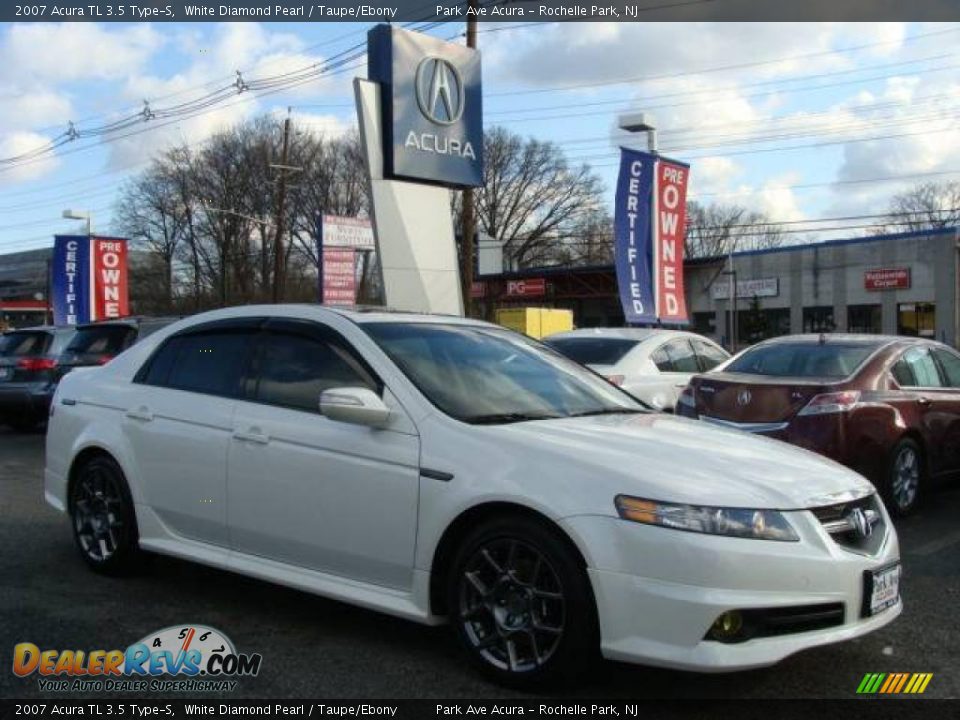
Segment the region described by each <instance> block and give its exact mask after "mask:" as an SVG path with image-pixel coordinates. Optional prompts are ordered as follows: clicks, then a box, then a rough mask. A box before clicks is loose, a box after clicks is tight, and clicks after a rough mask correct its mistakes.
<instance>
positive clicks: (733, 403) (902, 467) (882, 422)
mask: <svg viewBox="0 0 960 720" xmlns="http://www.w3.org/2000/svg"><path fill="white" fill-rule="evenodd" d="M721 370H722V372H713V373H711V374H709V375H704V376H700V377H696V378H694V379H693V381H692V382H691V383H690V385H689V386H688V388H687V389H686V390H685V391H684V393H683V395H682V396H681V398H680V403H679V405H678V412H679V413H680V414H682V415H685V416H687V417H698V418H700V419H702V420H706V421H708V422H712V423H715V424H720V425H725V426H727V427H733V428H738V429H741V430H748V431H750V432H754V433H761V434H764V435H766V436H768V437H773V438H777V439H780V440H786V441H787V442H790V443H793V444H795V445H799V446H800V447H804V448H807V449H809V450H813V451H815V452H819V453H822V454H823V455H826V456H827V457H830V458H832V459H834V460H836V461H837V462H841V463H843V464H845V465H848V466H850V467H851V468H853V469H854V470H856V471H857V472H860V473H862V474H863V475H865V476H866V477H868V478H870V480H871V481H873V483H874V485H875V486H876V487H878V488H879V489H880V491H881V493H882V494H883V495H884V496H885V497H886V500H887V503H888V507H889V508H890V509H891V510H892V511H893V512H894V513H895V514H898V515H907V514H909V513H911V512H912V511H913V510H914V509H915V508H916V506H917V503H918V502H919V500H920V498H921V497H922V495H923V493H925V492H926V491H927V490H928V486H929V483H930V481H931V480H933V479H938V480H939V479H941V478H943V479H946V478H955V477H956V476H957V475H958V474H960V353H957V351H955V350H953V349H952V348H949V347H947V346H946V345H943V344H942V343H938V342H933V341H931V340H923V339H917V338H906V337H892V336H883V335H793V336H789V337H784V338H777V339H773V340H767V341H766V342H763V343H760V344H758V345H754V346H753V347H752V348H750V349H748V350H745V351H744V352H742V353H741V354H740V355H738V356H737V357H736V358H734V359H733V360H732V361H730V362H729V363H728V364H726V365H724V366H722V368H721Z"/></svg>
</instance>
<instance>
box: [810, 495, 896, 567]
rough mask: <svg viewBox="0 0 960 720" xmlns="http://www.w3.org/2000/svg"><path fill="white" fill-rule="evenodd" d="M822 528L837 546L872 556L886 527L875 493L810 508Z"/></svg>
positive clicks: (879, 546)
mask: <svg viewBox="0 0 960 720" xmlns="http://www.w3.org/2000/svg"><path fill="white" fill-rule="evenodd" d="M810 512H812V513H813V514H814V515H815V516H816V518H817V520H819V521H820V524H821V525H823V529H824V530H826V531H827V533H828V534H829V535H830V537H831V538H833V540H834V542H836V543H837V544H838V545H840V546H842V547H844V548H847V549H848V550H854V551H856V552H861V553H867V554H870V555H873V554H874V553H876V552H877V551H879V550H880V548H881V546H882V545H883V539H884V537H886V534H887V526H886V523H885V522H884V520H883V513H882V512H881V509H880V499H879V498H878V497H877V495H876V494H871V495H867V496H866V497H862V498H859V499H857V500H851V501H849V502H843V503H837V504H836V505H825V506H823V507H817V508H811V509H810Z"/></svg>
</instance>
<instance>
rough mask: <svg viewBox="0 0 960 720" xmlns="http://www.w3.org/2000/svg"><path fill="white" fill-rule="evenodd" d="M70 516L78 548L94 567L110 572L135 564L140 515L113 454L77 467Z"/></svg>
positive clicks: (127, 568)
mask: <svg viewBox="0 0 960 720" xmlns="http://www.w3.org/2000/svg"><path fill="white" fill-rule="evenodd" d="M70 518H71V521H72V525H73V537H74V540H75V541H76V543H77V548H79V550H80V554H81V555H82V556H83V559H84V560H85V561H86V563H87V564H88V565H89V566H90V567H92V568H93V569H94V570H96V571H97V572H101V573H104V574H107V575H118V574H122V573H124V572H127V571H129V570H130V569H131V568H132V567H133V565H134V562H135V560H136V557H137V553H138V548H137V527H136V517H135V515H134V510H133V501H132V500H131V498H130V491H129V489H128V488H127V483H126V480H125V479H124V477H123V471H122V470H121V469H120V466H119V465H118V464H117V462H116V461H115V460H114V459H113V458H111V457H108V456H106V455H98V456H96V457H93V458H91V459H89V460H87V461H86V462H85V463H84V464H83V465H82V466H81V467H79V468H78V469H77V471H76V476H75V478H74V480H73V482H72V484H71V491H70Z"/></svg>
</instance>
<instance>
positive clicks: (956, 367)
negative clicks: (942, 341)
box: [933, 348, 960, 388]
mask: <svg viewBox="0 0 960 720" xmlns="http://www.w3.org/2000/svg"><path fill="white" fill-rule="evenodd" d="M933 354H934V355H935V356H936V358H937V361H938V362H939V363H940V368H941V369H942V370H943V375H944V379H945V380H946V381H947V385H948V386H949V387H952V388H960V355H957V354H956V353H954V352H951V351H950V350H944V349H942V348H936V349H934V351H933Z"/></svg>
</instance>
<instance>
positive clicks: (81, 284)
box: [50, 235, 92, 325]
mask: <svg viewBox="0 0 960 720" xmlns="http://www.w3.org/2000/svg"><path fill="white" fill-rule="evenodd" d="M50 294H51V299H52V300H53V322H54V324H55V325H80V324H82V323H87V322H90V317H91V314H90V301H91V297H92V296H91V288H90V238H89V237H87V236H86V235H57V236H55V237H54V243H53V260H52V264H51V266H50Z"/></svg>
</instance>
